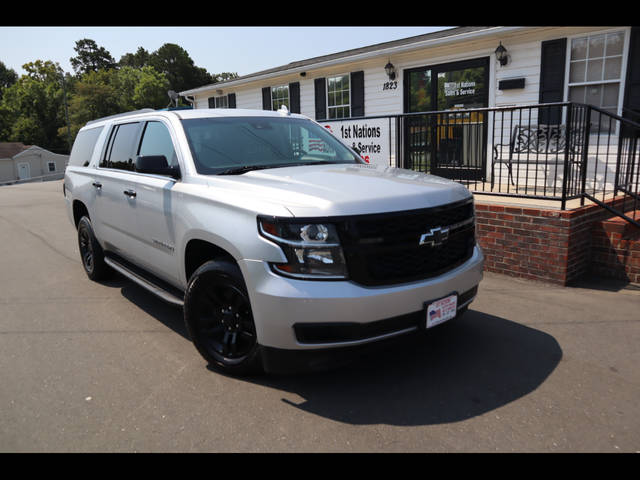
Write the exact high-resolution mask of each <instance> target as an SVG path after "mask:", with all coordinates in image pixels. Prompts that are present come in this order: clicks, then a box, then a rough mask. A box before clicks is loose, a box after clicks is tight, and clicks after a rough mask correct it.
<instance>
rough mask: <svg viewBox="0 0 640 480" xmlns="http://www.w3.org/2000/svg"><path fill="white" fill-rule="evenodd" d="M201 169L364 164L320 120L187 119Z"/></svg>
mask: <svg viewBox="0 0 640 480" xmlns="http://www.w3.org/2000/svg"><path fill="white" fill-rule="evenodd" d="M182 124H183V126H184V130H185V133H186V135H187V140H188V141H189V146H190V147H191V153H192V155H193V159H194V162H195V165H196V170H197V171H198V173H201V174H232V173H244V172H246V171H249V170H257V169H261V168H275V167H286V166H292V165H307V164H308V165H313V164H319V163H362V160H361V159H360V157H358V156H357V155H356V154H355V153H353V152H352V151H351V150H349V149H348V148H347V147H346V146H344V145H343V144H342V142H340V141H339V140H338V139H336V138H335V137H333V136H332V135H331V134H329V133H328V132H327V131H326V130H325V129H324V128H322V127H320V126H318V125H317V124H315V123H314V122H312V121H310V120H306V119H300V118H290V117H285V118H279V117H241V118H196V119H185V120H182Z"/></svg>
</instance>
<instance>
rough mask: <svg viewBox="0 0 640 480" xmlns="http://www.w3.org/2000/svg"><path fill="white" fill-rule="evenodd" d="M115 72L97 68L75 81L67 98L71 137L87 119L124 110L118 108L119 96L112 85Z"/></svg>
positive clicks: (73, 136)
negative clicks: (72, 89)
mask: <svg viewBox="0 0 640 480" xmlns="http://www.w3.org/2000/svg"><path fill="white" fill-rule="evenodd" d="M116 74H117V71H116V70H98V71H95V72H87V73H86V74H85V75H83V76H82V77H81V78H80V79H78V80H77V81H76V84H75V88H74V91H73V93H72V94H71V96H70V97H71V98H70V99H69V123H70V124H71V136H72V138H75V136H76V134H77V133H78V130H80V128H82V127H83V126H84V125H85V124H86V123H87V122H88V121H90V120H95V119H96V118H101V117H106V116H109V115H114V114H116V113H121V112H122V111H124V110H121V108H120V98H119V97H120V96H119V94H118V91H117V89H116V87H115V86H114V85H113V83H114V81H113V77H114V76H115V75H116Z"/></svg>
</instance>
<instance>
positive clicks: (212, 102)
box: [208, 97, 216, 108]
mask: <svg viewBox="0 0 640 480" xmlns="http://www.w3.org/2000/svg"><path fill="white" fill-rule="evenodd" d="M208 100H209V108H216V99H215V97H209V98H208Z"/></svg>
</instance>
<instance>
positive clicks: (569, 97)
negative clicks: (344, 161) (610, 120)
mask: <svg viewBox="0 0 640 480" xmlns="http://www.w3.org/2000/svg"><path fill="white" fill-rule="evenodd" d="M639 31H640V28H637V27H630V26H629V27H624V26H623V27H594V26H590V27H558V26H553V27H456V28H451V29H447V30H442V31H438V32H434V33H429V34H425V35H420V36H416V37H410V38H406V39H401V40H395V41H391V42H385V43H380V44H376V45H372V46H367V47H363V48H358V49H353V50H348V51H344V52H338V53H335V54H331V55H325V56H321V57H316V58H310V59H307V60H301V61H297V62H292V63H290V64H287V65H283V66H279V67H275V68H272V69H269V70H264V71H261V72H256V73H252V74H249V75H245V76H243V77H240V78H237V79H234V80H230V81H226V82H221V83H216V84H211V85H205V86H202V87H199V88H194V89H191V90H187V91H184V92H181V95H183V96H185V97H186V98H188V99H189V100H191V101H192V102H193V105H194V108H220V107H225V108H251V109H256V108H258V109H269V110H270V109H273V110H277V109H278V108H279V107H280V106H281V105H283V104H284V105H286V106H287V107H288V109H289V110H290V111H292V112H294V113H302V114H304V115H307V116H309V117H311V118H313V119H315V120H317V121H328V122H327V126H328V127H330V128H331V129H332V131H333V133H334V134H336V135H342V138H343V141H345V142H346V143H350V144H351V145H355V146H359V147H361V148H360V151H361V154H363V156H365V155H366V154H367V153H370V154H371V155H370V158H371V161H383V162H389V158H391V161H390V163H391V164H392V165H398V166H400V165H402V166H406V165H407V158H409V157H411V158H413V160H412V161H413V162H414V163H413V165H412V166H413V167H414V168H415V166H416V165H417V163H416V162H418V160H416V158H418V157H419V156H420V155H422V157H420V158H422V159H423V160H421V161H423V162H424V161H425V160H424V158H429V154H428V153H426V154H425V153H424V152H422V153H420V152H418V150H417V149H418V147H416V145H417V144H416V143H415V142H414V143H413V144H412V145H411V148H405V149H404V150H403V151H401V150H398V148H396V146H397V145H399V144H400V143H402V144H403V145H408V143H407V142H408V141H407V138H408V136H410V135H415V132H417V130H416V129H415V128H413V127H411V126H406V125H405V126H404V127H403V128H402V129H399V128H396V127H394V126H393V124H392V123H393V121H394V118H395V117H394V116H397V115H406V114H410V113H414V112H433V111H445V110H447V111H451V110H454V111H455V110H460V109H463V110H464V109H478V108H485V107H486V108H496V107H508V106H533V105H537V104H543V103H552V102H577V103H584V104H590V105H594V106H595V107H598V108H601V109H603V110H605V111H607V112H611V113H613V114H617V115H620V116H623V115H624V116H625V117H626V116H628V115H632V114H633V113H632V111H639V112H640V35H638V33H639ZM501 48H504V49H506V52H505V55H506V56H505V59H504V60H502V61H500V60H499V59H498V56H497V53H499V51H500V49H501ZM527 112H528V115H529V117H531V115H532V113H531V110H529V111H527ZM538 114H540V115H541V116H544V117H545V119H543V118H540V119H538V118H537V115H538ZM533 115H534V117H535V118H534V121H536V122H537V121H538V120H540V123H552V122H551V120H550V119H549V116H550V117H553V115H552V114H551V113H549V112H546V113H543V112H542V111H538V110H536V111H534V112H533ZM563 115H564V114H563ZM372 117H385V118H372ZM357 118H364V120H361V121H360V122H357V121H353V119H357ZM487 118H488V116H485V115H484V114H482V113H478V114H477V117H476V120H477V122H476V123H478V124H481V123H482V124H483V126H482V127H479V128H475V129H473V131H472V130H470V129H467V130H466V131H465V133H464V145H463V144H462V143H460V144H459V145H458V147H457V148H459V149H466V150H467V151H469V148H470V147H469V145H471V144H472V142H473V143H474V144H476V143H477V144H479V143H482V142H484V143H482V145H483V146H487V145H489V146H490V145H492V141H493V140H494V139H493V138H491V136H495V135H497V134H496V129H495V127H494V128H490V126H488V125H487ZM492 118H493V117H492ZM639 118H640V117H639ZM345 119H346V120H349V119H350V120H352V121H351V122H347V121H346V120H345ZM338 120H339V121H338ZM636 120H637V118H636ZM456 121H457V120H456ZM488 121H489V122H491V121H492V119H489V120H488ZM528 121H529V123H531V118H529V120H528ZM592 121H593V119H592ZM453 123H455V122H453ZM448 125H452V123H450V124H448ZM505 129H506V127H505ZM423 130H424V129H423ZM379 132H381V133H379ZM398 132H399V133H398ZM509 132H510V130H509ZM345 135H347V136H345ZM377 135H379V136H380V137H382V138H378V136H377ZM500 135H502V133H500ZM509 135H510V133H508V132H507V133H505V136H506V137H507V138H509ZM354 140H357V141H354ZM444 140H445V139H443V138H440V133H438V141H439V142H440V146H439V147H438V148H446V145H444V143H443V142H444ZM427 141H430V140H427ZM460 142H462V141H460ZM424 143H425V141H424V140H423V145H424ZM494 143H496V142H493V144H494ZM443 145H444V147H443ZM363 148H364V149H365V151H364V153H363V152H362V150H363ZM452 148H453V147H452ZM412 149H413V150H412ZM423 150H424V147H423ZM487 150H488V149H487ZM398 151H401V154H398V155H402V156H403V159H402V160H401V161H398V160H397V159H395V158H394V152H398ZM416 152H418V153H420V155H417V153H416ZM376 154H379V155H378V156H376ZM465 155H466V156H465V159H464V162H465V164H466V163H469V160H468V159H467V157H469V154H465ZM474 155H475V154H473V155H471V157H473V156H474ZM471 157H469V158H471ZM430 158H434V157H433V156H431V157H430ZM478 158H479V157H478ZM487 158H489V159H490V158H491V153H489V154H488V155H484V154H483V156H482V162H481V163H480V162H479V161H477V163H476V164H474V165H475V166H476V167H477V169H478V171H479V172H480V173H479V174H478V175H479V176H481V177H482V178H483V179H486V178H488V177H489V176H491V175H490V172H491V168H492V160H488V159H487ZM426 161H427V162H428V160H426ZM430 165H431V167H429V168H427V170H429V169H431V170H433V169H434V168H435V167H437V166H438V165H436V163H433V162H432V163H431V164H430ZM440 173H442V172H441V171H440ZM440 173H439V174H440Z"/></svg>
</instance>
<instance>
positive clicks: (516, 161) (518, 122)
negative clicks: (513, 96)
mask: <svg viewBox="0 0 640 480" xmlns="http://www.w3.org/2000/svg"><path fill="white" fill-rule="evenodd" d="M635 113H636V112H632V113H629V112H626V113H625V117H624V118H623V117H621V116H618V115H615V114H613V113H611V112H608V111H606V110H603V109H600V108H597V107H594V106H591V105H585V104H578V103H570V102H562V103H549V104H541V105H527V106H513V107H499V108H477V109H465V110H447V111H434V112H420V113H411V114H401V115H391V116H378V117H367V118H362V119H358V120H359V121H363V122H372V121H378V122H381V123H380V124H381V125H383V127H382V128H383V129H384V128H387V129H388V132H387V135H388V138H387V139H386V140H385V141H386V142H387V143H388V149H389V155H388V164H389V165H390V166H395V167H401V168H406V169H410V170H415V171H419V172H425V173H431V174H434V175H438V176H442V177H446V178H450V179H452V180H455V181H458V182H461V183H463V184H464V185H465V186H467V188H469V189H470V190H471V191H473V192H474V193H478V194H485V195H498V196H499V195H503V196H510V197H527V198H538V199H545V200H554V201H558V202H560V207H561V208H562V209H565V208H566V207H567V202H569V201H571V200H576V199H580V204H581V205H583V204H584V202H585V200H590V201H592V202H595V203H598V204H600V205H602V206H604V207H605V208H608V209H609V210H612V211H613V212H614V213H616V214H617V215H620V216H622V217H623V218H626V219H627V220H628V221H630V222H632V223H634V224H636V225H638V226H640V213H639V212H638V209H639V208H640V199H639V184H640V177H639V163H640V162H639V155H640V152H639V151H638V149H639V146H638V138H639V137H640V118H638V117H636V116H635ZM633 119H636V120H638V122H636V121H634V120H633ZM345 121H349V122H354V121H356V120H355V119H348V120H345ZM340 122H341V121H340V120H332V123H335V124H338V123H340ZM334 130H335V129H334ZM383 161H385V162H386V161H387V160H386V158H385V159H384V160H383ZM614 196H618V197H620V198H619V199H618V200H619V201H618V202H616V204H615V205H612V204H611V199H612V197H614Z"/></svg>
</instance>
